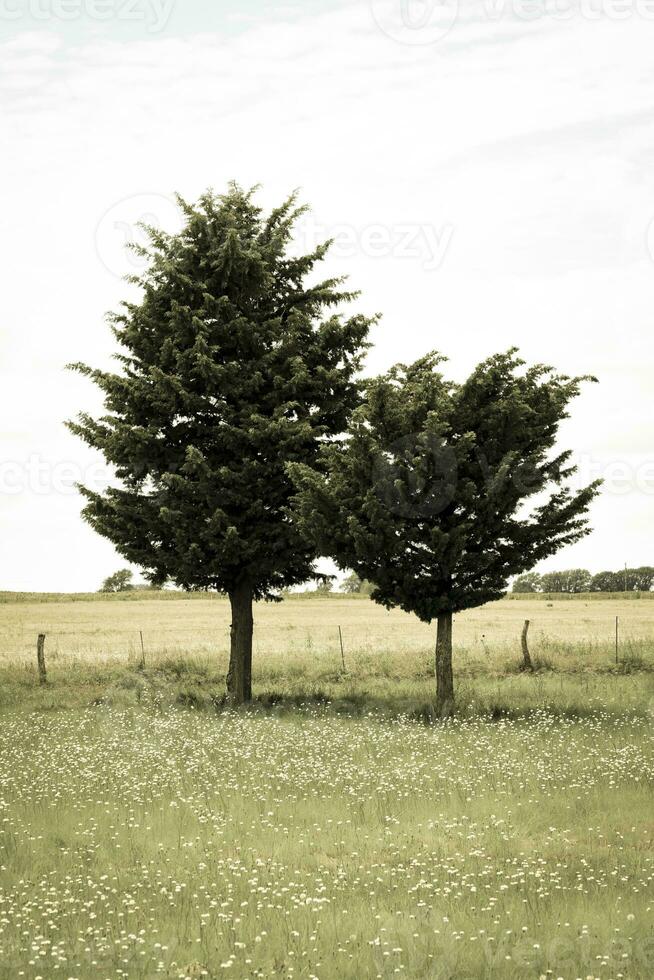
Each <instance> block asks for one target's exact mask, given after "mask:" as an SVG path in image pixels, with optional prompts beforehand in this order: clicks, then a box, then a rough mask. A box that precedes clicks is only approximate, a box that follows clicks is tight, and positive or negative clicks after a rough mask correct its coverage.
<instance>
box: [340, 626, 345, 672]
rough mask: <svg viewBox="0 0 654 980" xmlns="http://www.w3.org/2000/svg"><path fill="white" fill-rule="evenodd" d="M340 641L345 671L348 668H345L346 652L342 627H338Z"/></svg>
mask: <svg viewBox="0 0 654 980" xmlns="http://www.w3.org/2000/svg"><path fill="white" fill-rule="evenodd" d="M338 639H339V640H340V644H341V660H342V661H343V671H345V670H346V667H345V651H344V649H343V634H342V632H341V627H340V626H339V627H338Z"/></svg>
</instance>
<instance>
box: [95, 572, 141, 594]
mask: <svg viewBox="0 0 654 980" xmlns="http://www.w3.org/2000/svg"><path fill="white" fill-rule="evenodd" d="M132 578H133V575H132V572H130V570H129V568H121V570H120V571H119V572H114V574H113V575H109V576H107V578H106V579H105V580H104V582H103V583H102V588H101V589H100V592H131V590H132V589H133V588H134V586H133V585H132Z"/></svg>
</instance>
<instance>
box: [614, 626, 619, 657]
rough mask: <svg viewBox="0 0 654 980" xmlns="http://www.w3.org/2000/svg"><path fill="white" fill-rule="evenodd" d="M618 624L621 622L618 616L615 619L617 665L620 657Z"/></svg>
mask: <svg viewBox="0 0 654 980" xmlns="http://www.w3.org/2000/svg"><path fill="white" fill-rule="evenodd" d="M618 622H619V620H618V617H617V616H616V617H615V662H616V664H617V663H619V656H618V645H619V631H618Z"/></svg>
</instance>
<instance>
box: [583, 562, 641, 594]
mask: <svg viewBox="0 0 654 980" xmlns="http://www.w3.org/2000/svg"><path fill="white" fill-rule="evenodd" d="M653 584H654V568H651V567H650V566H648V565H643V566H641V567H640V568H623V569H622V570H621V571H619V572H598V573H597V575H593V578H592V580H591V583H590V591H591V592H650V591H651V589H652V585H653Z"/></svg>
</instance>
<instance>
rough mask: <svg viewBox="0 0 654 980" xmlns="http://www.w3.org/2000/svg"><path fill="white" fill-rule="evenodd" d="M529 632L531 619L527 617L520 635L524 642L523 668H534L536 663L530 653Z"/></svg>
mask: <svg viewBox="0 0 654 980" xmlns="http://www.w3.org/2000/svg"><path fill="white" fill-rule="evenodd" d="M528 632H529V620H528V619H525V625H524V626H523V627H522V636H521V637H520V642H521V644H522V668H523V670H533V669H534V665H533V663H532V660H531V656H530V654H529V645H528V643H527V633H528Z"/></svg>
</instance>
